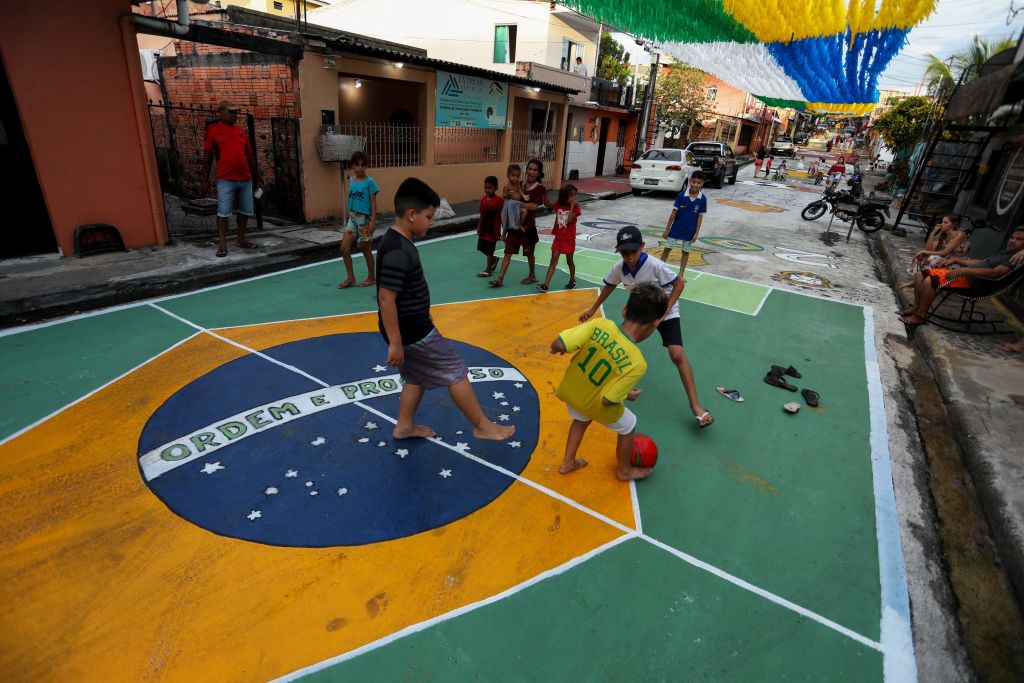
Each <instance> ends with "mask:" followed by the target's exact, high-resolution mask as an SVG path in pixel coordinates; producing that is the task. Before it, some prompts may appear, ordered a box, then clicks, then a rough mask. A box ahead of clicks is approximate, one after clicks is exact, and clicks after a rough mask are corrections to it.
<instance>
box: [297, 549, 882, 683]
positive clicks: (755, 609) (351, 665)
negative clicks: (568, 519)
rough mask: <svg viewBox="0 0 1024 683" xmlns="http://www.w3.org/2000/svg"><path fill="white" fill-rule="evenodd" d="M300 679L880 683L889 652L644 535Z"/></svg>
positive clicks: (319, 682)
mask: <svg viewBox="0 0 1024 683" xmlns="http://www.w3.org/2000/svg"><path fill="white" fill-rule="evenodd" d="M302 680H304V681H309V682H313V683H329V682H331V683H333V682H341V681H446V682H462V681H466V682H469V681H506V682H510V683H511V682H518V681H522V682H530V683H533V682H535V681H697V680H709V681H730V682H733V683H743V682H745V681H751V682H761V681H780V680H811V681H823V680H828V681H858V682H863V681H881V680H882V656H881V654H880V653H879V652H877V651H875V650H873V649H870V648H868V647H866V646H864V645H861V644H859V643H857V642H856V641H854V640H852V639H850V638H848V637H846V636H844V635H841V634H839V633H837V632H836V631H834V630H832V629H830V628H827V627H825V626H822V625H821V624H818V623H816V622H814V621H811V620H809V619H806V618H804V617H801V616H799V615H797V614H795V613H793V612H791V611H789V610H787V609H785V608H783V607H780V606H778V605H776V604H774V603H772V602H769V601H767V600H765V599H763V598H761V597H759V596H756V595H754V594H752V593H749V592H747V591H745V590H743V589H740V588H738V587H736V586H734V585H733V584H731V583H728V582H726V581H724V580H722V579H720V578H718V577H716V576H713V575H712V574H709V573H707V572H705V571H702V570H699V569H697V568H695V567H693V566H691V565H689V564H687V563H685V562H683V561H682V560H679V559H678V558H676V557H675V556H673V555H670V554H668V553H667V552H665V551H663V550H660V549H658V548H655V547H654V546H652V545H650V544H649V543H646V542H644V541H642V540H638V539H634V540H629V541H626V542H624V543H621V544H619V545H618V546H615V547H613V548H610V549H608V550H606V551H604V552H603V553H601V554H599V555H597V556H596V557H593V558H591V559H589V560H588V561H586V562H584V563H582V564H580V565H578V566H576V567H573V568H572V569H570V570H569V571H567V572H565V573H562V574H559V575H556V576H553V577H549V578H547V579H545V580H543V581H540V582H538V583H536V584H534V585H532V586H530V587H528V588H526V589H524V590H521V591H520V592H518V593H515V594H513V595H511V596H508V597H506V598H504V599H502V600H499V601H496V602H494V603H491V604H489V605H486V606H483V607H480V608H478V609H476V610H473V611H471V612H468V613H466V614H463V615H461V616H458V617H456V618H454V619H451V620H449V621H445V622H442V623H439V624H435V625H433V626H430V627H428V628H426V629H424V630H422V631H419V632H417V633H413V634H410V635H408V636H405V637H403V638H400V639H398V640H396V641H394V642H392V643H389V644H387V645H384V646H382V647H380V648H378V649H376V650H371V651H370V652H368V653H366V654H363V655H361V656H357V657H354V658H353V659H350V660H348V661H345V662H341V663H339V664H335V665H331V666H328V667H326V668H324V669H322V670H321V671H319V672H316V673H313V674H309V675H306V676H305V677H303V678H302Z"/></svg>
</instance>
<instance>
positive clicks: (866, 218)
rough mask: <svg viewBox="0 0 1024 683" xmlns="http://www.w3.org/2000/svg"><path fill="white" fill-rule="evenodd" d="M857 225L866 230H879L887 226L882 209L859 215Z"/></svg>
mask: <svg viewBox="0 0 1024 683" xmlns="http://www.w3.org/2000/svg"><path fill="white" fill-rule="evenodd" d="M856 220H857V227H858V228H860V229H861V230H863V231H864V232H878V231H879V230H881V229H882V228H884V227H885V216H883V215H882V212H881V211H871V212H870V213H866V214H864V215H863V216H857V219H856Z"/></svg>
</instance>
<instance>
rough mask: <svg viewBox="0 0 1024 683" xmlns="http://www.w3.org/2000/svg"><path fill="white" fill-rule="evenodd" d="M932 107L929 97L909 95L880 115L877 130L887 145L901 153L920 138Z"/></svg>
mask: <svg viewBox="0 0 1024 683" xmlns="http://www.w3.org/2000/svg"><path fill="white" fill-rule="evenodd" d="M931 108H932V103H931V101H930V100H929V99H928V98H927V97H908V98H906V99H905V100H902V101H901V102H899V103H898V104H897V105H896V106H895V107H893V108H892V109H890V110H888V111H887V112H885V113H884V114H882V115H881V116H880V117H878V122H877V123H876V124H875V130H877V131H878V133H879V135H881V136H882V141H883V142H885V145H886V147H888V148H889V149H891V150H893V151H894V152H896V153H899V152H900V151H901V150H905V149H909V148H910V147H911V146H912V145H914V143H916V142H917V141H918V140H919V139H920V137H921V134H922V133H923V132H924V123H925V121H926V120H927V119H928V114H929V113H930V112H931Z"/></svg>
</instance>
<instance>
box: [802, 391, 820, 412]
mask: <svg viewBox="0 0 1024 683" xmlns="http://www.w3.org/2000/svg"><path fill="white" fill-rule="evenodd" d="M800 395H801V396H803V397H804V400H805V401H807V405H809V406H810V407H812V408H817V407H818V398H820V397H819V396H818V392H816V391H811V390H810V389H804V390H803V391H801V392H800Z"/></svg>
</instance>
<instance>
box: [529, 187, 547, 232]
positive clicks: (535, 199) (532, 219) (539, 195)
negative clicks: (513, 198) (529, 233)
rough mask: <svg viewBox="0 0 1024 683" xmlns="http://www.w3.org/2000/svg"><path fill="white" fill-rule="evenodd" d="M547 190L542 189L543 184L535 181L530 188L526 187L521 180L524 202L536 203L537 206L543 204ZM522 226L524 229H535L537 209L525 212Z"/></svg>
mask: <svg viewBox="0 0 1024 683" xmlns="http://www.w3.org/2000/svg"><path fill="white" fill-rule="evenodd" d="M547 196H548V191H547V190H545V189H544V186H543V185H541V184H540V183H537V184H536V185H534V186H533V188H532V189H527V188H526V182H525V181H524V182H523V203H524V204H537V205H538V206H544V200H545V199H547ZM523 227H524V228H525V229H526V230H533V231H534V232H536V231H537V210H536V209H534V210H533V211H527V212H526V218H525V219H524V220H523Z"/></svg>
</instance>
